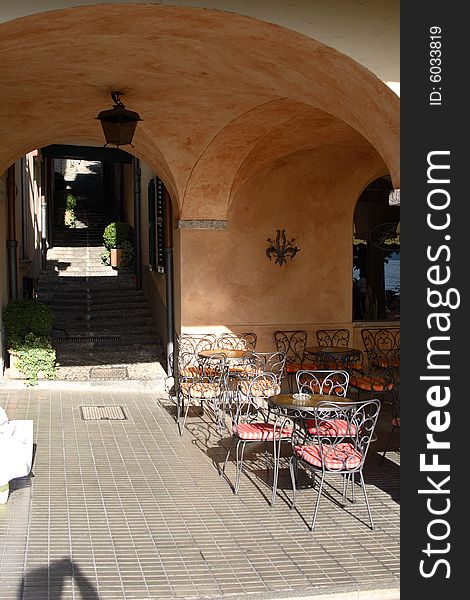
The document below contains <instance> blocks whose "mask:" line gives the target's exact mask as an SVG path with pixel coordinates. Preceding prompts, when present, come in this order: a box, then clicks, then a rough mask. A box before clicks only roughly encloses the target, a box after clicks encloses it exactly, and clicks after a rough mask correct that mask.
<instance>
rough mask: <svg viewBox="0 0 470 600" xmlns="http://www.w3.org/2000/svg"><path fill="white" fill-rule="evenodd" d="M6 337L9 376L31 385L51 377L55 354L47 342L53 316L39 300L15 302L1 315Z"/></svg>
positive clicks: (49, 339)
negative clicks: (39, 379) (40, 378)
mask: <svg viewBox="0 0 470 600" xmlns="http://www.w3.org/2000/svg"><path fill="white" fill-rule="evenodd" d="M2 317H3V322H4V323H5V328H6V331H7V334H8V352H9V354H10V376H12V375H13V377H14V376H15V375H16V377H22V378H25V379H26V383H27V384H29V385H34V384H36V383H37V381H38V378H39V377H44V378H46V379H53V378H54V377H55V361H56V353H55V350H54V348H53V347H52V343H51V333H52V325H53V323H54V315H53V313H52V311H51V309H50V308H49V307H48V306H47V304H44V303H43V302H41V301H40V300H36V299H28V300H15V301H13V302H10V303H9V304H7V306H6V307H5V308H4V309H3V313H2Z"/></svg>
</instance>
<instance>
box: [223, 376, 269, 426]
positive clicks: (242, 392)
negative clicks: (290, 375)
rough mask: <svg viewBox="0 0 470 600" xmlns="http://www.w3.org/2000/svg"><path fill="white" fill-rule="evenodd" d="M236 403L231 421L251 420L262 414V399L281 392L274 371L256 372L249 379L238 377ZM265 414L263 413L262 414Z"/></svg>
mask: <svg viewBox="0 0 470 600" xmlns="http://www.w3.org/2000/svg"><path fill="white" fill-rule="evenodd" d="M237 392H238V393H237V403H236V410H235V414H234V417H233V421H234V422H236V423H238V422H239V421H240V420H253V419H254V418H257V417H259V415H260V414H263V415H264V408H265V406H264V404H263V401H264V400H266V399H267V398H271V397H272V396H277V395H278V394H280V393H281V386H280V385H279V383H278V381H277V378H276V375H275V374H274V373H265V372H263V373H258V374H257V375H255V376H254V377H252V378H251V379H240V380H239V381H238V388H237ZM264 416H265V415H264Z"/></svg>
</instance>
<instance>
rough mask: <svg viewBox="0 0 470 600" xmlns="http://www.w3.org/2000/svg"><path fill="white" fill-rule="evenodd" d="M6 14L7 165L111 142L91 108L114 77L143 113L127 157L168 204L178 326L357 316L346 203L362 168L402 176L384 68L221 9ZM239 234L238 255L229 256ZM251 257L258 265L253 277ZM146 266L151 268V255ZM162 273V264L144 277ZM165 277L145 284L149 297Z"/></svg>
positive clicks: (363, 177) (1, 154) (2, 163)
mask: <svg viewBox="0 0 470 600" xmlns="http://www.w3.org/2000/svg"><path fill="white" fill-rule="evenodd" d="M46 23H47V27H46V26H45V25H46ZM157 25H158V26H157ZM0 27H1V28H2V36H1V38H0V39H1V41H0V48H2V44H3V45H4V52H5V54H4V55H5V61H4V63H3V64H2V67H1V69H2V73H3V76H4V77H5V79H6V80H12V81H13V80H14V81H15V86H10V87H8V88H7V89H6V90H5V95H4V98H3V111H2V117H1V118H2V119H4V120H5V127H4V129H5V137H4V144H3V145H2V149H0V170H1V169H2V168H6V167H7V166H8V165H9V164H11V162H12V161H13V160H15V159H18V158H19V157H20V156H21V155H22V154H23V153H24V152H25V151H27V150H29V149H31V148H32V147H44V146H45V145H48V144H52V143H85V142H84V141H85V140H86V143H89V144H95V145H100V144H102V143H103V140H102V133H101V130H100V126H99V123H98V122H97V121H96V120H95V116H96V115H97V114H98V112H100V111H101V110H103V109H104V108H106V107H107V106H108V104H109V93H110V91H111V90H115V89H120V90H122V91H123V94H124V100H125V103H126V105H127V106H128V107H129V108H132V109H135V110H136V111H138V112H139V114H140V115H141V117H142V118H143V121H142V123H139V126H138V128H137V131H136V134H135V136H134V140H133V143H134V145H135V148H133V149H132V154H133V155H134V156H135V157H137V158H138V159H139V160H140V161H141V163H144V162H145V163H146V164H147V165H149V168H150V170H151V172H152V177H153V176H155V174H158V176H159V177H160V178H161V180H162V181H163V182H164V184H165V186H166V188H167V189H168V191H169V193H170V195H171V198H172V201H173V209H174V210H173V213H174V219H175V220H176V221H175V223H174V225H175V227H174V238H175V299H174V300H175V312H176V315H175V321H176V326H177V327H178V328H179V327H188V328H190V327H202V325H203V322H205V324H206V325H207V326H213V325H214V324H216V325H217V326H223V327H226V328H227V329H230V330H231V329H240V328H241V327H244V326H246V325H250V329H252V328H258V329H263V330H264V332H265V338H264V339H265V340H266V343H268V342H271V339H272V335H271V333H272V331H271V330H272V328H273V323H276V325H274V326H277V325H284V324H286V322H291V323H293V322H295V323H296V324H297V325H299V326H300V325H302V326H305V327H307V328H308V329H311V330H313V329H314V328H315V327H317V326H320V325H324V324H326V323H333V322H339V323H340V324H342V325H344V324H345V323H349V324H351V285H350V270H351V268H350V265H349V264H348V260H350V229H348V228H350V219H351V215H350V213H351V212H352V206H353V202H354V200H355V198H357V193H358V190H359V189H361V188H362V186H363V184H364V181H370V180H371V179H372V178H375V177H377V175H378V174H380V173H383V172H389V173H390V174H391V178H392V180H393V185H394V187H399V136H398V119H399V103H398V99H397V97H396V96H395V95H394V94H393V93H392V92H391V91H390V90H389V89H388V88H387V87H386V86H385V85H384V84H383V83H382V82H381V81H380V80H378V79H377V78H376V77H375V76H373V75H372V74H371V73H370V72H369V71H367V70H366V69H364V68H363V67H362V66H361V65H359V64H358V63H356V62H354V61H353V60H352V59H350V58H349V57H347V56H345V55H342V54H340V53H339V52H337V51H335V50H334V49H332V48H329V47H327V46H324V45H323V44H320V43H318V42H316V41H315V40H313V39H311V38H307V37H305V36H303V35H301V34H297V33H293V32H292V31H289V30H286V29H284V28H282V27H279V26H276V25H272V24H268V23H264V22H262V21H258V20H256V19H252V18H248V17H243V16H240V15H237V14H234V13H225V12H222V11H214V10H201V9H190V8H183V7H174V6H157V5H147V6H143V5H142V6H140V5H132V4H129V5H128V4H119V5H114V4H109V5H96V6H85V7H77V8H73V9H65V10H58V11H51V12H48V13H47V14H38V15H35V16H34V17H27V18H24V19H18V20H17V21H12V22H9V23H6V24H3V25H1V26H0ZM104 29H106V30H107V31H108V32H109V35H106V36H103V35H102V32H103V30H104ZM20 34H21V35H20ZM70 38H73V39H74V40H75V43H74V44H73V45H71V44H69V43H68V41H69V40H70ZM19 39H21V44H19V43H17V40H19ZM117 50H119V53H118V52H117ZM58 56H60V58H61V60H60V61H59V60H57V57H58ZM77 56H80V60H77ZM117 56H119V59H117ZM208 57H210V60H208ZM84 65H86V68H84ZM32 81H34V82H35V85H32V84H31V82H32ZM19 105H21V121H20V120H19V118H18V106H19ZM208 115H210V118H208ZM310 160H311V161H312V162H311V163H310V162H309V161H310ZM311 165H314V168H312V167H311ZM306 177H308V180H307V178H306ZM307 181H308V184H307ZM142 183H143V185H142V189H145V190H147V183H148V181H147V183H145V185H144V182H142ZM296 194H300V195H299V196H296ZM281 195H282V196H283V197H281ZM273 197H274V198H275V200H276V202H273ZM284 197H285V198H287V199H288V200H289V202H288V203H287V202H285V201H284ZM251 198H253V199H254V202H252V201H251ZM240 207H246V208H247V211H246V212H245V214H243V215H242V214H241V213H240ZM272 207H275V210H272ZM254 208H256V211H257V214H259V215H261V217H262V218H260V219H257V221H256V228H253V227H251V225H249V224H248V225H247V222H246V221H247V218H248V217H249V215H250V214H251V215H254V214H255V213H254V212H253V210H254ZM296 208H297V213H295V212H294V211H295V210H296ZM325 209H326V212H325ZM250 211H251V212H250ZM325 214H328V215H329V217H330V218H328V219H326V220H324V221H322V218H324V216H325ZM234 215H235V217H236V218H235V220H234V219H233V218H232V217H233V216H234ZM306 215H308V219H306ZM286 222H288V225H286ZM312 222H313V223H314V225H315V226H314V227H312V226H310V225H311V223H312ZM220 224H222V226H221V228H220V229H217V227H218V226H219V225H220ZM141 227H142V229H143V230H145V229H147V228H148V223H146V222H145V223H144V222H143V223H142V224H141ZM277 227H280V228H283V227H284V228H285V227H287V235H288V236H293V237H296V236H297V237H299V238H300V240H301V243H302V246H301V248H302V251H301V252H300V253H299V254H298V256H297V257H296V259H295V261H292V263H291V264H289V265H284V266H283V267H282V269H283V271H282V272H279V271H277V270H273V269H272V265H269V263H268V264H266V260H267V259H266V257H265V254H264V252H265V247H263V246H264V245H265V240H266V238H268V237H272V236H273V235H275V231H276V228H277ZM240 241H242V242H243V243H244V246H243V253H242V254H243V255H242V254H241V253H238V254H237V252H235V253H234V250H235V251H237V250H238V249H239V248H240ZM208 256H214V257H215V259H214V261H212V262H211V261H210V260H207V257H208ZM345 257H348V259H347V260H345V259H344V258H345ZM149 263H150V264H152V268H153V263H154V258H152V257H150V260H149ZM246 264H250V265H251V266H253V265H255V268H256V274H257V278H256V286H254V285H253V277H252V275H253V272H251V273H250V272H249V271H248V270H247V269H246ZM312 265H313V266H314V267H315V266H316V265H318V266H319V272H318V274H317V275H316V276H317V277H319V278H320V279H321V282H322V290H321V294H317V293H315V294H312V295H311V296H309V297H302V298H301V300H300V303H299V302H297V303H293V302H292V300H291V299H289V297H288V293H289V289H292V285H290V283H292V284H293V285H294V286H296V285H299V277H300V278H302V277H304V275H305V274H307V275H306V276H305V277H304V280H305V281H308V285H309V286H313V283H314V281H315V276H313V277H311V278H310V279H308V270H309V269H311V268H312ZM337 266H338V269H337V271H339V277H338V272H335V269H336V267H337ZM141 267H142V270H143V271H146V270H147V267H148V264H147V260H145V261H144V257H143V255H142V265H141ZM276 269H279V267H278V266H277V265H276ZM334 272H335V277H330V274H331V273H334ZM227 273H230V274H231V277H230V286H231V288H233V289H234V290H235V293H231V290H229V287H228V286H227V277H226V274H227ZM235 273H236V274H237V276H238V277H239V281H238V280H236V278H235V276H234V274H235ZM219 274H220V275H221V276H220V277H219V276H218V275H219ZM159 275H161V276H163V277H164V274H161V273H159V272H158V268H157V270H156V271H152V272H151V275H150V276H151V278H157V277H158V276H159ZM258 275H259V277H258ZM147 280H148V278H144V287H145V286H146V285H147V284H146V283H145V281H147ZM148 281H150V280H148ZM279 281H282V286H279V285H278V283H279ZM159 285H160V284H155V283H148V285H147V290H148V291H150V292H151V293H152V294H153V296H152V300H155V301H158V294H159V293H160V292H155V289H156V288H159ZM303 285H305V283H304V284H303ZM254 288H255V289H254ZM209 290H210V293H209ZM243 291H247V294H246V295H245V296H243V294H242V298H241V300H242V302H241V301H240V293H241V292H243ZM330 293H331V294H332V295H333V296H334V302H331V301H330V299H329V298H328V295H329V294H330ZM160 297H162V296H161V294H160ZM246 299H248V301H249V302H250V308H249V309H247V308H245V306H246V302H247V300H246ZM215 300H217V301H215ZM209 302H210V323H208V318H207V317H208V310H207V306H208V303H209ZM164 304H165V303H162V310H166V306H164ZM267 306H269V307H270V310H271V313H270V314H269V315H267V313H266V308H267ZM279 307H281V310H279ZM289 307H290V308H292V307H293V308H294V309H295V310H290V308H289ZM279 320H282V323H279Z"/></svg>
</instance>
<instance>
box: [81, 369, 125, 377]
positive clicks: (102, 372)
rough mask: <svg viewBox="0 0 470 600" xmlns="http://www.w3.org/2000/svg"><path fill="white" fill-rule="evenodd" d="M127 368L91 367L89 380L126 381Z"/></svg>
mask: <svg viewBox="0 0 470 600" xmlns="http://www.w3.org/2000/svg"><path fill="white" fill-rule="evenodd" d="M127 378H128V373H127V367H91V369H90V379H127Z"/></svg>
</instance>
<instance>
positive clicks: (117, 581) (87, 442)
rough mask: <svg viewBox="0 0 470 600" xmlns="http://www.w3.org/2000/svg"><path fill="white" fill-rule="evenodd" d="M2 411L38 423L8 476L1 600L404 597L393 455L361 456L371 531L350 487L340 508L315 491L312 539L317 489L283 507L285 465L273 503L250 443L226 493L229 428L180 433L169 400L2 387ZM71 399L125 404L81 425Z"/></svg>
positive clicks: (258, 452) (0, 537)
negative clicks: (25, 471) (30, 450)
mask: <svg viewBox="0 0 470 600" xmlns="http://www.w3.org/2000/svg"><path fill="white" fill-rule="evenodd" d="M0 406H3V407H4V408H5V409H6V411H7V413H8V415H9V417H10V418H11V419H15V418H17V419H33V421H34V441H35V460H34V464H33V469H32V475H31V477H28V478H22V479H18V480H15V481H13V482H12V483H11V488H12V491H11V493H10V498H9V501H8V503H7V504H6V505H3V506H0V598H1V599H8V600H33V599H34V600H42V599H44V600H59V599H60V600H68V599H90V600H118V599H125V600H131V599H132V600H134V599H135V600H137V599H138V600H146V599H153V600H164V599H167V598H187V599H190V598H191V599H201V600H202V599H204V600H208V599H215V598H221V599H222V598H223V599H230V600H235V599H238V598H246V597H250V598H253V599H256V598H263V599H274V598H287V597H290V598H293V597H296V598H300V597H317V595H320V594H323V593H327V592H331V591H335V592H336V593H337V594H340V593H342V594H346V593H347V592H354V594H353V595H352V596H348V595H347V594H346V595H344V596H341V598H343V597H344V598H346V597H348V598H349V597H354V598H366V597H370V598H379V597H380V598H398V597H399V596H398V588H399V512H400V507H399V475H400V474H399V453H398V452H396V451H392V452H390V453H389V454H388V455H387V459H386V460H385V461H384V463H383V465H380V463H379V459H380V455H379V454H378V453H377V450H378V449H380V448H379V447H376V448H372V450H371V452H370V455H369V457H368V462H367V468H366V472H365V478H366V484H367V486H368V492H369V498H370V501H371V505H372V510H373V516H374V521H375V527H376V529H375V530H374V531H371V530H370V529H369V528H368V526H367V511H366V507H365V504H364V502H363V496H362V493H361V490H360V489H358V490H357V494H356V496H357V498H358V501H357V503H356V504H351V503H349V504H348V505H347V507H346V509H343V508H341V507H340V506H338V505H337V504H335V503H334V502H333V501H331V500H330V499H328V498H326V497H322V500H321V504H320V511H319V516H318V523H317V527H316V529H315V532H314V533H313V534H312V533H311V532H310V531H309V530H308V528H307V523H309V522H310V519H311V515H312V511H313V502H314V498H315V496H316V492H315V491H313V490H311V489H304V490H302V491H301V492H300V493H299V494H298V502H297V505H298V506H297V508H296V509H294V510H290V508H289V498H290V495H291V490H290V480H289V479H288V476H287V475H288V471H287V468H286V464H287V463H284V464H283V465H282V469H281V474H282V476H281V480H280V490H279V496H278V498H277V501H276V504H275V506H274V507H270V505H269V498H270V487H269V483H270V480H269V481H267V478H266V477H267V476H266V466H265V460H264V455H263V452H262V448H257V447H256V445H255V444H252V445H251V447H250V448H248V449H247V456H246V474H243V475H242V481H241V487H240V493H239V495H238V496H235V495H233V493H232V490H231V487H230V484H229V482H230V481H233V480H234V474H235V468H234V464H233V461H231V462H229V465H228V467H227V479H226V478H224V477H220V476H219V475H218V469H217V467H218V466H219V465H220V464H222V462H223V460H224V458H225V453H226V448H227V445H228V441H229V436H228V433H226V434H225V435H223V436H222V437H220V436H219V435H218V433H217V429H216V427H215V426H214V424H213V422H212V421H211V419H210V418H209V416H208V415H204V416H203V417H201V416H200V415H199V414H198V413H197V412H194V413H190V417H189V418H188V427H187V429H186V430H185V433H184V435H183V436H182V437H180V436H179V434H178V430H177V426H176V423H175V420H174V414H175V407H174V404H173V403H172V401H171V400H169V399H168V398H167V397H165V396H164V395H158V394H156V393H155V392H150V391H145V390H139V391H119V390H116V389H113V390H106V389H91V390H90V389H83V390H80V389H78V388H77V389H59V388H46V387H45V388H41V387H40V386H39V388H29V389H28V388H24V389H21V388H16V389H13V388H11V389H9V388H1V389H0ZM80 406H120V407H122V408H123V410H124V413H125V415H126V417H127V419H126V420H108V421H105V420H99V421H98V420H83V419H82V418H81V411H80ZM384 427H385V428H386V424H384ZM335 482H336V478H334V479H333V480H332V484H333V485H334V484H335ZM331 493H332V495H333V496H335V495H336V492H335V491H334V490H333V489H331ZM371 590H375V591H373V592H372V591H371ZM367 594H369V595H367ZM333 597H334V596H333ZM337 597H339V596H337Z"/></svg>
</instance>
